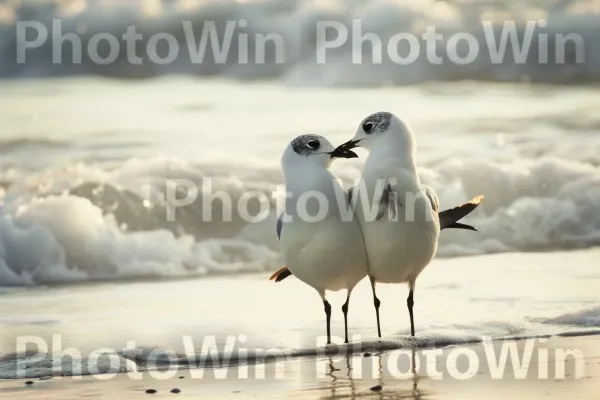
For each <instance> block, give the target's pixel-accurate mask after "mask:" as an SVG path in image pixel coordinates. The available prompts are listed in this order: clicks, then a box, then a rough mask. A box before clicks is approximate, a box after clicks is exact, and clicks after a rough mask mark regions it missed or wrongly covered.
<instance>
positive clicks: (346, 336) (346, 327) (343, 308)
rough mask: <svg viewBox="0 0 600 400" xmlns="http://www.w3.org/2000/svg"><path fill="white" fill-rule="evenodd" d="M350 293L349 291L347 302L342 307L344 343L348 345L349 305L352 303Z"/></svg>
mask: <svg viewBox="0 0 600 400" xmlns="http://www.w3.org/2000/svg"><path fill="white" fill-rule="evenodd" d="M350 293H351V291H350V290H348V295H347V296H346V302H345V303H344V305H343V306H342V312H343V313H344V337H345V339H344V343H348V303H350Z"/></svg>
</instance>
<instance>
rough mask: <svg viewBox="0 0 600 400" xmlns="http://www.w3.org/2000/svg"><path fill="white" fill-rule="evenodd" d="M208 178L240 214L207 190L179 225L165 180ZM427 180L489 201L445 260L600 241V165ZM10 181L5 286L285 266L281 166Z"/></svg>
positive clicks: (476, 162)
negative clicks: (279, 210)
mask: <svg viewBox="0 0 600 400" xmlns="http://www.w3.org/2000/svg"><path fill="white" fill-rule="evenodd" d="M225 171H227V173H226V172H225ZM357 173H358V171H355V170H354V169H353V168H351V169H350V170H343V173H340V176H341V178H342V180H343V182H344V183H345V184H346V185H347V186H350V185H351V184H352V181H353V179H354V178H355V177H356V176H358V175H357ZM208 177H210V178H211V180H210V183H211V189H212V193H217V192H224V193H226V194H227V196H228V197H230V198H231V205H232V206H231V207H230V206H229V205H228V204H226V203H223V202H221V201H220V200H219V198H216V199H212V201H211V199H210V198H204V197H203V195H202V193H200V195H199V198H198V199H197V200H196V201H194V202H193V203H191V204H189V205H186V206H184V207H180V208H178V209H176V210H175V214H174V215H175V219H174V220H172V221H169V220H168V219H167V215H168V214H167V209H166V203H165V191H166V190H167V189H166V180H167V179H187V180H188V181H189V182H193V183H194V184H196V185H198V186H202V185H203V184H204V183H205V182H206V180H205V179H206V178H208ZM421 177H422V180H423V181H424V183H426V184H429V185H432V186H433V187H434V188H436V189H437V190H438V193H439V195H440V198H441V203H442V204H441V205H442V208H450V207H453V206H455V205H456V204H460V203H462V202H464V201H466V200H468V199H470V198H471V197H472V196H474V195H476V194H479V193H483V194H484V195H485V196H486V199H485V201H484V203H483V204H482V205H481V206H480V207H479V208H478V209H477V210H476V211H475V212H474V213H473V214H472V215H470V216H469V217H468V218H467V222H468V223H470V224H472V225H474V226H476V227H477V228H478V229H479V232H466V231H457V230H446V231H443V232H442V234H441V238H440V247H439V251H438V256H440V257H456V256H468V255H479V254H486V253H498V252H509V251H552V250H558V249H576V248H585V247H591V246H597V245H599V244H600V215H599V214H598V212H597V210H598V207H599V205H600V167H598V166H593V165H590V164H587V163H582V162H573V161H567V160H563V159H558V158H542V159H538V160H520V161H513V162H492V161H490V160H487V159H481V158H478V157H477V158H470V159H449V160H447V161H444V162H442V163H436V164H435V165H430V166H428V167H425V168H422V169H421ZM0 181H4V182H5V188H4V189H2V191H0V203H3V215H2V216H0V282H1V283H2V286H24V285H36V284H41V283H63V282H77V281H87V280H106V279H144V278H147V279H152V278H158V277H162V278H164V277H173V278H181V277H192V276H201V275H206V274H223V273H236V272H244V271H246V272H255V271H269V270H274V269H276V268H278V267H279V262H280V258H279V254H278V243H277V239H276V235H275V229H274V227H275V214H276V203H277V201H276V200H275V199H271V196H272V194H273V193H277V188H278V185H280V184H281V183H282V181H281V175H280V173H279V171H278V170H277V169H276V168H275V167H273V168H267V167H264V168H257V169H251V168H248V167H240V168H236V167H235V166H228V168H227V169H223V168H222V166H219V165H211V164H192V163H189V162H186V161H183V160H180V159H177V158H166V157H156V158H152V159H147V160H143V159H132V160H129V161H127V162H125V163H123V164H121V165H117V166H112V167H99V166H92V165H85V164H77V165H71V166H67V167H61V168H58V167H54V168H50V169H47V170H41V171H37V172H31V171H17V170H14V169H11V170H8V171H6V172H5V173H4V174H3V176H0ZM249 192H254V193H263V194H264V197H265V198H268V199H270V201H269V203H268V204H263V205H260V204H258V202H255V203H256V204H254V206H252V207H249V208H251V209H249V210H248V211H249V215H250V216H257V215H259V214H258V213H257V210H259V209H260V208H261V207H263V206H266V208H265V209H266V210H268V214H264V218H261V219H257V220H255V221H251V222H249V220H248V218H247V217H248V216H246V215H242V214H241V211H240V208H239V207H237V206H236V204H239V201H240V199H241V198H242V197H243V196H244V194H245V193H249ZM177 196H178V198H179V196H184V194H183V193H180V194H177ZM204 196H208V194H205V195H204ZM207 202H210V206H211V207H210V208H211V209H209V208H207V205H206V203H207ZM248 204H249V205H250V204H252V202H249V203H248Z"/></svg>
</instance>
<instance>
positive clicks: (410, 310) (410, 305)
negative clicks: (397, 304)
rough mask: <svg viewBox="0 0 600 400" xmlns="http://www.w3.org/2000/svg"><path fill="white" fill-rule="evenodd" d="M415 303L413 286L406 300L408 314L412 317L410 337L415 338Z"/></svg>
mask: <svg viewBox="0 0 600 400" xmlns="http://www.w3.org/2000/svg"><path fill="white" fill-rule="evenodd" d="M414 304H415V302H414V300H413V288H412V285H411V288H410V292H409V293H408V298H407V299H406V305H407V306H408V314H409V315H410V335H411V336H412V337H414V336H415V320H414V317H413V306H414Z"/></svg>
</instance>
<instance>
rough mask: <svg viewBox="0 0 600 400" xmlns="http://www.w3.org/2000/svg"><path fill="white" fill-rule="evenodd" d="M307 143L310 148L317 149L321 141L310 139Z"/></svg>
mask: <svg viewBox="0 0 600 400" xmlns="http://www.w3.org/2000/svg"><path fill="white" fill-rule="evenodd" d="M306 145H307V146H308V148H309V149H313V150H316V149H318V148H319V146H320V145H321V144H320V143H319V141H318V140H309V141H308V142H306Z"/></svg>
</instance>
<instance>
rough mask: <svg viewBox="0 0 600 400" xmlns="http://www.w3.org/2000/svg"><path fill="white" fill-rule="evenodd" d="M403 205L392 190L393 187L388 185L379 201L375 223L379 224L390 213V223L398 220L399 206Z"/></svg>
mask: <svg viewBox="0 0 600 400" xmlns="http://www.w3.org/2000/svg"><path fill="white" fill-rule="evenodd" d="M401 205H402V204H401V203H399V202H398V196H397V195H396V192H394V191H393V190H392V186H391V185H390V184H389V183H388V185H387V186H386V187H385V188H384V189H383V192H382V193H381V199H379V210H378V211H377V215H376V216H375V222H379V221H381V220H382V219H383V217H385V216H386V215H387V214H388V213H389V217H390V221H393V220H395V219H396V217H397V215H398V206H401Z"/></svg>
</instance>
